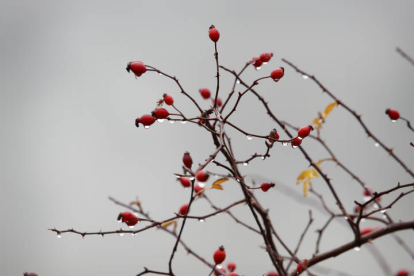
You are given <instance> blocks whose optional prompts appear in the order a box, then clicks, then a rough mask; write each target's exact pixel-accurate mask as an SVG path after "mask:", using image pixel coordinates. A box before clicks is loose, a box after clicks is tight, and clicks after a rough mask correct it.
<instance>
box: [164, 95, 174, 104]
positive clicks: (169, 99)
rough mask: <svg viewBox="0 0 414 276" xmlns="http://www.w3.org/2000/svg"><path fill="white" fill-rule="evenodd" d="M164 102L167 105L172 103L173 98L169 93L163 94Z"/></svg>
mask: <svg viewBox="0 0 414 276" xmlns="http://www.w3.org/2000/svg"><path fill="white" fill-rule="evenodd" d="M164 102H165V103H166V104H167V105H172V104H173V103H174V99H173V97H171V96H170V95H167V94H164Z"/></svg>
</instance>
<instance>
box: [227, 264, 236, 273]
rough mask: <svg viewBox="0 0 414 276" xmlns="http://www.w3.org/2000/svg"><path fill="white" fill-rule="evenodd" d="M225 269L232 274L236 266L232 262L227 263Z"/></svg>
mask: <svg viewBox="0 0 414 276" xmlns="http://www.w3.org/2000/svg"><path fill="white" fill-rule="evenodd" d="M227 269H228V270H229V271H230V272H233V271H234V270H235V269H236V264H235V263H233V262H229V263H227Z"/></svg>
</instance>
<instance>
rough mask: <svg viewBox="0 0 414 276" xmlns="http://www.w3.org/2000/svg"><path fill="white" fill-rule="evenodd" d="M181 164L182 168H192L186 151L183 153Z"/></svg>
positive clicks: (190, 159)
mask: <svg viewBox="0 0 414 276" xmlns="http://www.w3.org/2000/svg"><path fill="white" fill-rule="evenodd" d="M183 163H184V166H186V167H187V168H189V169H191V166H193V159H192V158H191V156H190V153H189V152H188V151H186V152H184V156H183Z"/></svg>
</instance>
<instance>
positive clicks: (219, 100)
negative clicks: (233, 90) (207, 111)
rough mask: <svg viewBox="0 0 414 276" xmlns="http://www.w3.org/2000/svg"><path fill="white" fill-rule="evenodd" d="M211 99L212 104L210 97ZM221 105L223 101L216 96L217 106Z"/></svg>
mask: <svg viewBox="0 0 414 276" xmlns="http://www.w3.org/2000/svg"><path fill="white" fill-rule="evenodd" d="M212 100H213V104H214V99H212ZM222 105H223V102H222V101H221V99H220V98H217V107H220V106H222Z"/></svg>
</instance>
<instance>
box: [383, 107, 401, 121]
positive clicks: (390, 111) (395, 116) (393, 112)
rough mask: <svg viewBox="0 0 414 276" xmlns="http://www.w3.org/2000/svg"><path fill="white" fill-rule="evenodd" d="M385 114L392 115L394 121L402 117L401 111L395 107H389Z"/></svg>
mask: <svg viewBox="0 0 414 276" xmlns="http://www.w3.org/2000/svg"><path fill="white" fill-rule="evenodd" d="M385 114H388V117H390V119H391V120H392V121H396V120H398V118H400V113H399V112H398V111H397V110H395V109H389V108H388V109H387V110H385Z"/></svg>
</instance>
